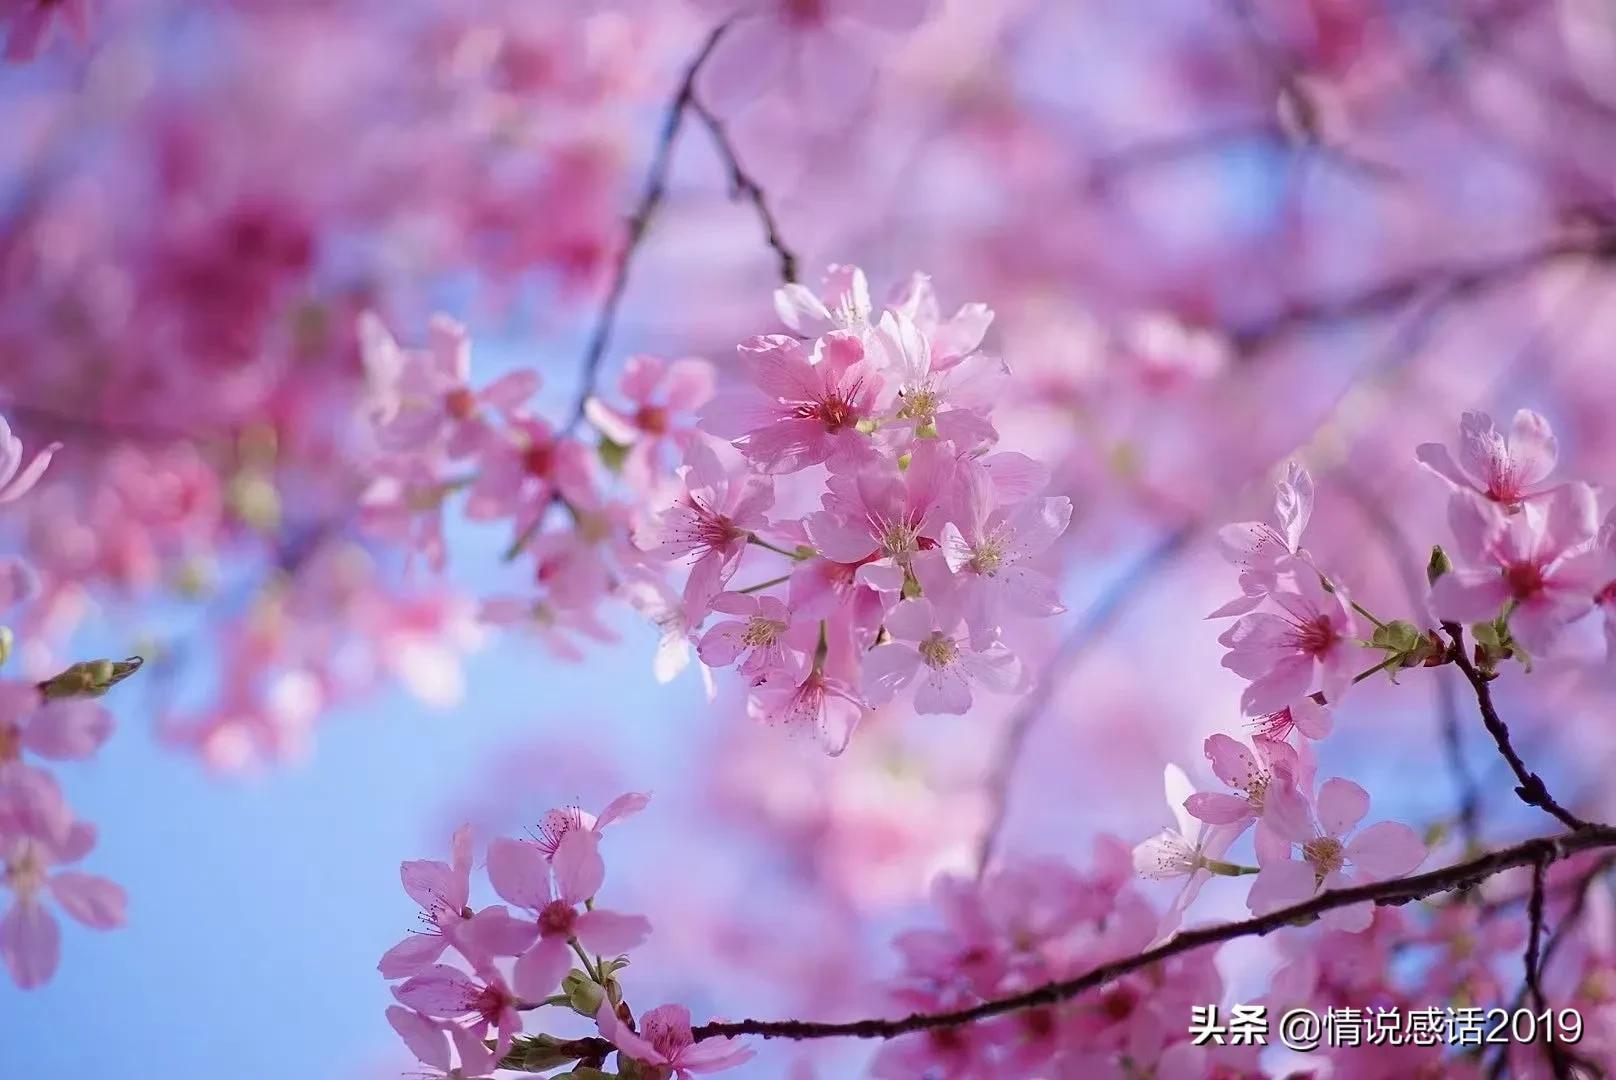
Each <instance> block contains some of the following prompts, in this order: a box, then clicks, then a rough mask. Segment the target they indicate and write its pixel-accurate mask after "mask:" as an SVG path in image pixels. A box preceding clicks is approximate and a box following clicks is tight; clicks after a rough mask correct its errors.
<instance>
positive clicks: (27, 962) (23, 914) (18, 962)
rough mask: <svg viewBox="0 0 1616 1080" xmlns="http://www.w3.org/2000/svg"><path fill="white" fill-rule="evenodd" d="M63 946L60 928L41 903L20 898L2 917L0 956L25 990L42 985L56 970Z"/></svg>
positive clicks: (14, 978)
mask: <svg viewBox="0 0 1616 1080" xmlns="http://www.w3.org/2000/svg"><path fill="white" fill-rule="evenodd" d="M61 948H62V931H61V928H60V927H58V926H57V925H56V920H55V919H54V918H52V917H51V913H50V912H48V911H46V910H45V908H44V906H43V905H41V904H38V903H34V902H32V901H20V902H18V903H17V904H15V905H13V906H12V908H11V910H10V911H8V912H7V913H6V917H5V918H4V919H3V920H0V959H4V960H5V962H6V968H7V969H8V970H9V971H10V972H11V978H12V981H13V982H15V983H16V984H17V985H18V986H19V987H21V988H22V989H24V990H31V989H33V988H34V987H36V986H41V985H43V984H44V983H46V982H47V981H49V979H50V977H51V976H52V975H54V974H56V964H57V962H58V960H59V959H60V958H61Z"/></svg>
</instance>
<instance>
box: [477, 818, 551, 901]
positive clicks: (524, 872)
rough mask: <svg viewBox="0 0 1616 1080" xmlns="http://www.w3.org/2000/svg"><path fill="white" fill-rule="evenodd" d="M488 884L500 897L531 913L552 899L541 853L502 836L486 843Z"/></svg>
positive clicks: (547, 871) (525, 844)
mask: <svg viewBox="0 0 1616 1080" xmlns="http://www.w3.org/2000/svg"><path fill="white" fill-rule="evenodd" d="M488 881H489V884H491V885H493V886H494V891H495V892H497V893H498V894H499V895H500V896H501V897H503V898H504V899H506V900H509V901H510V902H511V903H513V904H515V905H516V906H517V907H523V908H527V909H528V910H530V911H538V910H539V909H540V908H542V907H544V905H546V904H548V903H549V902H550V901H551V899H552V896H551V894H550V868H549V866H548V864H546V862H545V861H544V852H542V851H540V850H539V849H538V848H537V847H535V846H534V845H532V844H529V843H526V842H524V841H521V840H512V839H510V838H509V837H506V836H501V837H498V838H496V839H495V840H493V841H491V842H490V843H489V845H488Z"/></svg>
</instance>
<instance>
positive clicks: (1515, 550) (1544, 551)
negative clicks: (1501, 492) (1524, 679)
mask: <svg viewBox="0 0 1616 1080" xmlns="http://www.w3.org/2000/svg"><path fill="white" fill-rule="evenodd" d="M1597 515H1598V510H1597V507H1596V504H1595V499H1594V493H1593V489H1592V488H1590V487H1589V486H1588V485H1587V484H1580V483H1572V484H1566V485H1564V486H1563V487H1560V488H1556V489H1555V490H1554V491H1553V492H1551V493H1549V494H1548V495H1547V496H1546V497H1545V498H1543V499H1542V500H1538V501H1535V502H1533V503H1531V504H1529V505H1527V506H1526V507H1525V508H1524V509H1523V510H1522V512H1520V513H1516V514H1500V513H1498V512H1497V511H1496V510H1495V509H1494V508H1493V507H1492V506H1490V505H1489V504H1487V503H1485V502H1483V501H1482V500H1480V499H1478V498H1476V497H1475V496H1473V495H1469V494H1463V493H1460V494H1456V495H1454V496H1453V499H1452V501H1451V502H1450V503H1449V504H1448V523H1449V525H1450V526H1451V527H1452V529H1453V535H1454V538H1455V540H1456V541H1457V544H1458V549H1457V554H1458V555H1459V558H1460V559H1461V560H1462V561H1463V563H1464V564H1465V565H1464V566H1462V567H1460V568H1459V569H1455V570H1453V571H1450V572H1449V573H1446V574H1444V575H1442V577H1440V578H1438V579H1437V582H1436V584H1435V585H1434V586H1432V588H1431V612H1432V614H1434V615H1435V616H1436V617H1437V618H1439V619H1442V620H1443V621H1445V622H1457V623H1471V622H1487V621H1491V620H1493V619H1496V618H1498V616H1499V613H1500V612H1501V611H1503V610H1504V605H1506V604H1508V605H1509V630H1510V635H1511V636H1512V637H1513V638H1514V639H1515V640H1517V641H1519V642H1520V644H1521V645H1522V646H1524V647H1525V648H1526V649H1527V650H1528V651H1529V652H1532V653H1545V652H1548V651H1550V650H1551V649H1552V648H1553V647H1554V644H1555V641H1556V639H1557V638H1558V637H1559V636H1560V632H1561V631H1562V630H1564V629H1565V627H1566V626H1567V625H1568V624H1569V623H1572V622H1575V621H1576V620H1577V619H1580V618H1581V617H1582V616H1583V615H1585V614H1587V613H1588V612H1589V611H1590V610H1592V609H1593V605H1594V592H1595V589H1596V588H1597V585H1596V581H1595V577H1594V574H1595V571H1596V566H1595V565H1594V561H1593V560H1590V559H1582V558H1577V556H1579V555H1584V554H1586V553H1587V552H1588V549H1589V546H1590V544H1591V543H1592V542H1593V540H1594V538H1595V536H1596V534H1597V532H1598V516H1597Z"/></svg>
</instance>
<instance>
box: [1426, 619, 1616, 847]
mask: <svg viewBox="0 0 1616 1080" xmlns="http://www.w3.org/2000/svg"><path fill="white" fill-rule="evenodd" d="M1442 629H1443V630H1444V631H1445V632H1446V633H1447V635H1448V637H1450V638H1451V639H1453V649H1452V650H1451V652H1450V654H1449V655H1450V656H1451V657H1452V658H1453V662H1454V663H1455V664H1457V665H1458V667H1459V670H1460V671H1462V672H1464V675H1465V678H1466V679H1468V680H1470V686H1471V689H1473V690H1475V692H1476V704H1477V705H1478V706H1479V707H1480V708H1481V719H1482V722H1483V723H1484V724H1486V725H1487V732H1488V734H1490V735H1491V736H1492V737H1493V742H1495V743H1497V744H1498V752H1499V753H1500V754H1502V755H1503V756H1504V760H1505V761H1507V762H1509V767H1510V769H1511V770H1513V771H1514V773H1515V778H1516V779H1517V780H1519V781H1520V783H1519V785H1517V786H1516V788H1515V794H1517V795H1519V796H1520V797H1521V801H1522V802H1524V803H1526V805H1528V806H1535V807H1537V808H1538V809H1539V810H1542V811H1543V812H1544V813H1546V814H1551V815H1553V816H1554V817H1555V818H1557V819H1558V820H1559V821H1560V822H1561V823H1562V824H1563V825H1565V826H1567V827H1568V828H1572V829H1587V828H1590V827H1591V826H1590V825H1589V823H1588V822H1586V821H1584V820H1582V819H1581V818H1579V817H1577V816H1576V815H1575V814H1573V813H1572V812H1571V811H1569V810H1567V809H1566V808H1565V807H1563V806H1561V805H1560V804H1559V803H1558V802H1556V801H1555V798H1554V796H1553V795H1550V794H1549V789H1548V786H1547V785H1545V784H1544V783H1543V778H1542V777H1541V776H1539V775H1538V774H1537V773H1535V772H1532V771H1531V770H1530V769H1528V768H1527V767H1526V762H1524V761H1522V760H1521V756H1520V754H1518V753H1516V752H1515V746H1514V744H1513V743H1511V742H1510V738H1509V725H1508V724H1506V723H1504V720H1503V718H1502V717H1501V716H1499V715H1498V708H1497V706H1495V705H1494V704H1493V694H1492V688H1491V687H1490V686H1489V685H1488V678H1487V676H1485V675H1483V674H1482V673H1481V672H1480V671H1477V670H1476V666H1475V665H1474V664H1472V663H1471V662H1470V657H1468V656H1466V655H1465V642H1464V628H1463V627H1461V626H1460V625H1459V624H1458V623H1452V622H1446V623H1443V624H1442Z"/></svg>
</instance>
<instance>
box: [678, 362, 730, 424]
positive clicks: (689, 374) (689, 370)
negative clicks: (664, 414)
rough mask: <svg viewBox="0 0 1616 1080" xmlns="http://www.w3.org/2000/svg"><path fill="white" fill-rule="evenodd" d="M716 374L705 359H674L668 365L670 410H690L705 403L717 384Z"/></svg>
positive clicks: (710, 397)
mask: <svg viewBox="0 0 1616 1080" xmlns="http://www.w3.org/2000/svg"><path fill="white" fill-rule="evenodd" d="M717 382H718V374H717V372H716V371H714V370H713V365H711V364H709V363H708V362H707V361H705V360H675V361H674V362H673V363H672V364H670V365H668V380H667V393H668V396H667V407H668V409H669V410H670V411H672V412H690V411H692V410H694V409H698V408H700V407H701V406H703V405H705V404H707V402H708V401H709V400H711V399H712V396H713V391H714V389H715V387H716V386H717Z"/></svg>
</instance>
